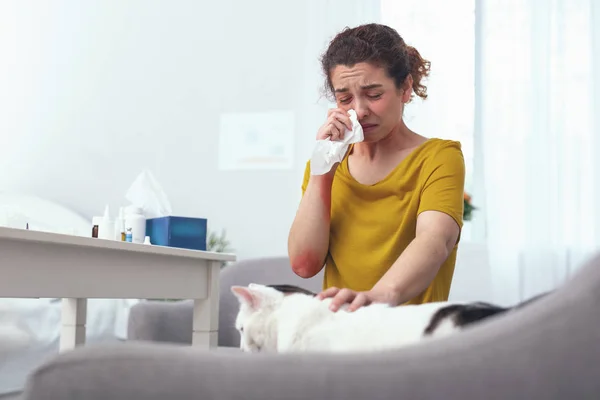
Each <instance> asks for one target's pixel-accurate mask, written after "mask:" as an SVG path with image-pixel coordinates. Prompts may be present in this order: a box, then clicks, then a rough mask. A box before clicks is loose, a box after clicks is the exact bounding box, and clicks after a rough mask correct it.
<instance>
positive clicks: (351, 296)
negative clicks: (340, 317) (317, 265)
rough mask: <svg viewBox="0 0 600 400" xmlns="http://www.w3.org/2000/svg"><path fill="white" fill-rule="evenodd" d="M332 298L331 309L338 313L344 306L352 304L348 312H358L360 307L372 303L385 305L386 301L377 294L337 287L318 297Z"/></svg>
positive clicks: (326, 290) (321, 298)
mask: <svg viewBox="0 0 600 400" xmlns="http://www.w3.org/2000/svg"><path fill="white" fill-rule="evenodd" d="M329 297H331V298H332V300H331V305H330V306H329V308H330V309H331V311H334V312H335V311H337V310H339V309H340V307H341V306H343V305H344V304H350V305H349V306H348V311H350V312H352V311H356V310H358V309H359V308H360V307H363V306H366V305H369V304H371V303H385V302H386V301H385V300H384V299H383V298H382V296H378V295H377V294H376V293H373V292H372V291H366V292H357V291H354V290H350V289H340V288H337V287H330V288H328V289H325V290H324V291H322V292H321V293H319V294H318V295H317V298H318V299H319V300H323V299H326V298H329Z"/></svg>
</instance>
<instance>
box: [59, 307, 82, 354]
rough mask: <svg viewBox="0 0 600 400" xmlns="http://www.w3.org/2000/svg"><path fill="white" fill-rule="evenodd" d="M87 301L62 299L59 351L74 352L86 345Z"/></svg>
mask: <svg viewBox="0 0 600 400" xmlns="http://www.w3.org/2000/svg"><path fill="white" fill-rule="evenodd" d="M86 319H87V299H62V315H61V320H62V321H61V325H62V327H61V331H60V348H59V351H61V352H63V351H66V350H73V349H74V348H75V347H77V346H80V345H82V344H84V343H85V324H86Z"/></svg>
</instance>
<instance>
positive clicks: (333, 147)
mask: <svg viewBox="0 0 600 400" xmlns="http://www.w3.org/2000/svg"><path fill="white" fill-rule="evenodd" d="M348 114H349V115H350V121H351V122H352V130H348V129H346V132H345V133H344V138H343V139H342V140H331V139H330V138H327V139H324V140H317V144H316V145H315V149H314V150H313V154H312V157H311V159H310V173H311V175H323V174H326V173H327V172H329V171H331V168H332V167H333V166H334V164H335V163H338V162H342V160H343V159H344V155H345V154H346V152H347V151H348V147H350V145H351V144H352V143H358V142H362V141H363V140H364V139H365V135H364V133H363V129H362V126H360V124H359V123H358V118H357V116H356V111H354V110H348Z"/></svg>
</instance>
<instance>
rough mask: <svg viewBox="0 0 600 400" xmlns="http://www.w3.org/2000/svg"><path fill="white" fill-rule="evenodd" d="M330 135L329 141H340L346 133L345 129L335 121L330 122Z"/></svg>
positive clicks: (340, 123)
mask: <svg viewBox="0 0 600 400" xmlns="http://www.w3.org/2000/svg"><path fill="white" fill-rule="evenodd" d="M331 127H332V130H331V132H332V135H331V140H342V139H343V138H344V136H345V133H346V127H345V126H344V124H343V123H342V122H340V121H339V120H337V119H334V120H333V121H331Z"/></svg>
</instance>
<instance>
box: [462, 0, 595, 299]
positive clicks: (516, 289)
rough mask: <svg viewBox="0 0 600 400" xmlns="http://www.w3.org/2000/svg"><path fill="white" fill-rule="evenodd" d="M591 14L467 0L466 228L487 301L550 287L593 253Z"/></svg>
mask: <svg viewBox="0 0 600 400" xmlns="http://www.w3.org/2000/svg"><path fill="white" fill-rule="evenodd" d="M599 9H600V4H598V3H597V2H596V0H485V1H478V2H477V3H476V10H477V11H476V18H477V22H476V24H475V25H476V29H475V36H476V46H475V49H476V52H475V53H476V56H475V58H476V71H478V72H476V81H475V102H476V112H475V114H476V116H475V134H474V183H475V184H474V199H475V200H476V203H477V205H478V206H479V207H480V209H479V210H478V211H477V212H476V214H475V220H474V221H473V225H474V229H475V230H476V231H477V233H478V234H479V237H481V238H483V239H485V240H486V241H487V246H488V249H489V262H490V266H491V278H492V288H493V299H494V300H495V301H498V302H501V303H508V304H510V303H514V302H516V301H519V300H521V299H525V298H528V297H530V296H532V295H534V294H537V293H540V292H543V291H546V290H549V289H552V288H554V287H556V286H557V285H558V284H560V283H561V282H563V281H564V279H565V278H567V277H568V276H569V275H570V274H572V273H573V272H574V270H575V269H576V268H577V267H578V266H579V265H580V264H581V262H582V261H583V260H585V259H587V258H589V257H590V255H591V254H593V253H594V252H596V251H598V249H599V248H600V156H599V154H600V129H599V126H598V124H599V120H600V117H599V116H600V62H599V49H600V18H599Z"/></svg>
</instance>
